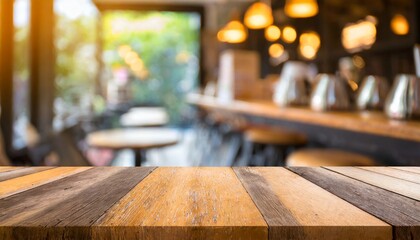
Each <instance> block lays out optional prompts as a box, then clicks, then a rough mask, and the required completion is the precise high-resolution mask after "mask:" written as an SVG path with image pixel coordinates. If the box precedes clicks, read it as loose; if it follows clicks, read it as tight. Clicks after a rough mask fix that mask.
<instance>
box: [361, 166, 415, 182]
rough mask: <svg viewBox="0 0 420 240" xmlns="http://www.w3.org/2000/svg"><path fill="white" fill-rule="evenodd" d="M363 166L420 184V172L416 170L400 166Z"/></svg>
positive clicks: (369, 169) (368, 169)
mask: <svg viewBox="0 0 420 240" xmlns="http://www.w3.org/2000/svg"><path fill="white" fill-rule="evenodd" d="M361 168H362V169H364V170H367V171H371V172H376V173H379V174H383V175H387V176H390V177H394V178H399V179H402V180H406V181H410V182H413V183H418V184H420V173H418V174H417V173H414V172H409V171H404V170H402V169H399V168H391V167H361Z"/></svg>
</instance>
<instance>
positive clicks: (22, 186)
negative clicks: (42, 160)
mask: <svg viewBox="0 0 420 240" xmlns="http://www.w3.org/2000/svg"><path fill="white" fill-rule="evenodd" d="M88 169H90V168H89V167H60V168H53V169H50V170H46V171H41V172H37V173H34V174H30V175H25V176H22V177H17V178H13V179H9V180H6V181H3V182H0V198H4V197H7V196H10V195H12V194H16V193H19V192H23V191H26V190H28V189H31V188H34V187H37V186H40V185H42V184H46V183H49V182H53V181H55V180H58V179H61V178H64V177H67V176H70V175H73V174H76V173H79V172H83V171H86V170H88Z"/></svg>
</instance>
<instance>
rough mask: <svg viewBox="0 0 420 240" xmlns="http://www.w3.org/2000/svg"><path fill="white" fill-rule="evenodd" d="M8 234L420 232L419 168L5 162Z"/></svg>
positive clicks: (361, 235)
mask: <svg viewBox="0 0 420 240" xmlns="http://www.w3.org/2000/svg"><path fill="white" fill-rule="evenodd" d="M0 179H1V180H0V239H420V195H419V193H420V168H419V167H416V168H415V167H413V168H391V167H374V168H357V167H346V168H343V167H341V168H340V167H337V168H335V167H331V168H290V169H287V168H280V167H278V168H118V167H97V168H90V167H82V168H78V167H59V168H10V167H8V168H1V167H0Z"/></svg>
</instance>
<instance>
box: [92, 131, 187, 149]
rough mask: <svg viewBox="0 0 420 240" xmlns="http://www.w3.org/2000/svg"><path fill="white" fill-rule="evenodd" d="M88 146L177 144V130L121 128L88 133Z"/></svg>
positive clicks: (122, 147) (126, 146)
mask: <svg viewBox="0 0 420 240" xmlns="http://www.w3.org/2000/svg"><path fill="white" fill-rule="evenodd" d="M86 140H87V143H88V144H89V146H92V147H98V148H109V149H149V148H159V147H166V146H171V145H174V144H177V143H178V141H179V134H178V131H176V130H174V129H169V128H121V129H111V130H103V131H98V132H93V133H90V134H89V135H88V136H87V139H86Z"/></svg>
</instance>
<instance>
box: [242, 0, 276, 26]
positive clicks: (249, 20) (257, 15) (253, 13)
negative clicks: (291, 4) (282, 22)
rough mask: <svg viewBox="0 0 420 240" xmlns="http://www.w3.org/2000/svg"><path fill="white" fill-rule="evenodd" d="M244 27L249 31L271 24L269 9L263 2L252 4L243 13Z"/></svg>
mask: <svg viewBox="0 0 420 240" xmlns="http://www.w3.org/2000/svg"><path fill="white" fill-rule="evenodd" d="M244 22H245V25H246V26H247V27H248V28H250V29H262V28H266V27H268V26H270V25H271V24H273V12H272V10H271V7H270V6H269V5H267V4H265V3H263V2H256V3H254V4H252V5H251V6H250V7H249V8H248V10H247V11H246V13H245V18H244Z"/></svg>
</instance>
